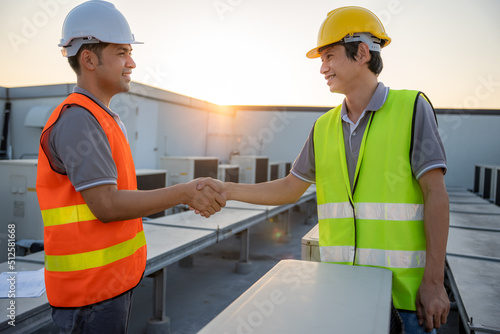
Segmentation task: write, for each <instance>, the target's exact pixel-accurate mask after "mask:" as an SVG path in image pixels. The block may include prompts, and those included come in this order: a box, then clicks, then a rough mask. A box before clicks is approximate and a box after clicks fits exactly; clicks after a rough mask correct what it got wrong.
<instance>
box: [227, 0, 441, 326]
mask: <svg viewBox="0 0 500 334" xmlns="http://www.w3.org/2000/svg"><path fill="white" fill-rule="evenodd" d="M390 42H391V38H390V37H389V36H388V35H387V33H386V31H385V29H384V27H383V25H382V23H381V22H380V20H379V19H378V18H377V17H376V16H375V15H374V14H373V13H372V12H370V11H369V10H367V9H365V8H361V7H354V6H349V7H341V8H337V9H335V10H333V11H331V12H330V13H328V15H327V18H326V19H325V21H324V22H323V24H322V25H321V28H320V31H319V34H318V42H317V46H316V47H315V48H313V49H312V50H310V51H309V52H308V53H307V57H308V58H321V61H322V65H321V68H320V72H321V74H322V75H323V76H324V77H325V80H326V82H327V85H328V87H329V89H330V91H331V92H332V93H339V94H344V95H345V99H344V101H343V103H342V104H341V105H339V106H338V107H336V108H334V109H332V110H330V111H329V112H327V113H326V114H324V115H322V116H321V117H320V118H319V119H318V120H317V121H316V123H315V125H314V127H313V129H312V130H311V133H310V135H309V138H308V139H307V142H306V143H305V145H304V147H303V149H302V151H301V153H300V154H299V156H298V157H297V159H296V160H295V162H294V164H293V167H292V169H291V173H290V174H289V175H288V176H286V177H285V178H283V179H281V180H276V181H272V182H268V183H260V184H255V185H253V184H252V185H248V184H232V183H226V196H227V200H239V201H245V202H250V203H255V204H267V205H282V204H287V203H294V202H295V201H297V200H298V199H299V198H300V196H301V195H302V194H303V193H304V192H305V190H307V188H308V187H309V185H310V184H311V183H316V190H317V200H318V220H319V246H320V254H321V261H322V262H332V263H339V264H346V265H362V266H375V267H381V268H386V269H388V270H391V271H392V273H393V285H392V297H393V304H394V306H395V308H396V309H397V310H398V312H396V311H395V310H393V315H394V317H393V319H399V318H402V320H403V323H404V330H405V333H407V334H413V333H423V332H424V331H431V330H433V328H439V327H440V326H441V325H442V324H444V323H446V318H447V316H448V312H449V308H450V303H449V299H448V296H447V294H446V291H445V288H444V283H443V281H444V270H445V268H444V265H445V252H446V241H447V237H448V225H449V217H448V215H449V214H448V212H449V204H448V194H447V192H446V187H445V184H444V176H443V175H444V172H445V171H446V157H445V153H444V148H443V145H442V142H441V139H440V137H439V133H438V131H437V122H436V118H435V113H434V110H433V108H432V106H431V104H430V103H429V100H428V99H427V97H426V96H425V95H424V94H423V93H421V92H418V91H412V90H393V89H389V87H386V86H385V85H384V84H383V83H381V82H378V75H379V73H380V72H381V71H382V68H383V63H382V58H381V56H380V53H381V49H382V48H383V47H385V46H387V45H389V43H390ZM332 303H335V301H332ZM398 313H399V316H400V317H399V316H398ZM392 324H393V325H395V326H394V327H393V328H392V329H393V330H394V331H395V332H396V331H397V327H398V326H396V325H397V324H398V322H397V321H393V322H392ZM332 330H333V329H332Z"/></svg>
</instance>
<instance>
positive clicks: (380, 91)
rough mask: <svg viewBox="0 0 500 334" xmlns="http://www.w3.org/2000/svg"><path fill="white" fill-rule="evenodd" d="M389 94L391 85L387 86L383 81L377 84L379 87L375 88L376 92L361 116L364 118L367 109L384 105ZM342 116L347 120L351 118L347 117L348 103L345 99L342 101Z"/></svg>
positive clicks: (371, 109)
mask: <svg viewBox="0 0 500 334" xmlns="http://www.w3.org/2000/svg"><path fill="white" fill-rule="evenodd" d="M388 94H389V87H386V86H385V85H384V84H383V83H382V82H379V83H378V85H377V88H376V89H375V93H373V95H372V98H371V99H370V102H368V106H366V109H365V110H364V111H363V113H362V114H361V117H360V119H361V118H363V116H364V114H365V113H366V111H377V110H379V109H380V108H382V106H383V105H384V103H385V101H386V100H387V95H388ZM340 117H341V118H342V119H343V120H344V121H346V119H349V118H348V117H347V105H346V102H345V99H344V101H342V108H341V110H340Z"/></svg>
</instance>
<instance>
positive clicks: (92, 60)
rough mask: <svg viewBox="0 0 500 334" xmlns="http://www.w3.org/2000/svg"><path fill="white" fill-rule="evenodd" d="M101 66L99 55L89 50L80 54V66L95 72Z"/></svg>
mask: <svg viewBox="0 0 500 334" xmlns="http://www.w3.org/2000/svg"><path fill="white" fill-rule="evenodd" d="M98 64H99V59H98V58H97V55H96V54H95V53H93V52H91V51H89V50H83V51H82V53H81V54H80V66H81V67H82V68H85V69H87V70H89V71H94V70H95V69H96V67H97V65H98Z"/></svg>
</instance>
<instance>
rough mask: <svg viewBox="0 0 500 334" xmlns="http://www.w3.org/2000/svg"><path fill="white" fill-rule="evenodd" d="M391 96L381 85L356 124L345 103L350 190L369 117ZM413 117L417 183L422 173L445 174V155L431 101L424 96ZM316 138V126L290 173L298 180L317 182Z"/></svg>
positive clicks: (414, 172)
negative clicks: (436, 171)
mask: <svg viewBox="0 0 500 334" xmlns="http://www.w3.org/2000/svg"><path fill="white" fill-rule="evenodd" d="M388 94H389V87H385V86H384V84H383V83H381V82H380V83H379V84H378V86H377V88H376V90H375V93H374V94H373V96H372V98H371V100H370V102H369V103H368V106H367V107H366V109H365V110H364V111H363V113H362V114H361V117H360V118H359V119H358V121H357V123H353V122H352V121H351V120H350V119H349V117H348V116H347V107H346V102H345V99H344V101H343V103H342V109H341V117H342V129H343V132H344V142H345V152H346V162H347V169H348V172H349V179H350V183H351V187H352V184H353V181H354V173H355V172H356V165H357V163H358V156H359V150H360V147H361V141H362V139H363V134H364V132H365V129H366V126H367V125H368V121H369V119H370V114H371V113H373V112H377V110H379V109H380V108H382V106H383V105H384V103H385V101H386V99H387V95H388ZM414 117H415V127H414V141H413V151H412V156H411V167H412V171H413V175H415V178H416V179H417V180H418V179H419V178H420V177H421V176H422V175H423V174H425V173H426V172H428V171H430V170H432V169H435V168H442V169H443V172H444V173H446V155H445V152H444V147H443V143H442V142H441V138H440V136H439V132H438V130H437V124H436V119H435V115H434V110H433V108H432V106H431V105H430V104H429V102H428V101H427V100H426V99H425V98H424V97H423V96H421V95H420V96H419V97H418V100H417V105H416V111H415V116H414ZM313 138H314V126H313V128H312V129H311V132H310V133H309V137H308V138H307V141H306V142H305V144H304V147H303V148H302V151H301V152H300V154H299V156H298V157H297V159H295V162H294V163H293V166H292V170H291V171H290V172H291V173H292V174H293V175H295V176H296V177H298V178H299V179H301V180H303V181H306V182H309V183H315V180H316V166H315V164H316V163H315V158H314V139H313Z"/></svg>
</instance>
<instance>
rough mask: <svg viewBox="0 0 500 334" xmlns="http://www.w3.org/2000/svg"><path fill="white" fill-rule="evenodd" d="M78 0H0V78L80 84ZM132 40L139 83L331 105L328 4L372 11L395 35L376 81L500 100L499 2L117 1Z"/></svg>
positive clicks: (479, 102) (7, 83) (217, 96)
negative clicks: (72, 52)
mask: <svg viewBox="0 0 500 334" xmlns="http://www.w3.org/2000/svg"><path fill="white" fill-rule="evenodd" d="M82 2H83V1H82V0H18V1H8V0H0V18H1V19H0V51H1V52H0V86H2V87H18V86H34V85H48V84H60V83H73V82H75V80H76V79H75V74H74V73H73V72H72V70H71V69H70V67H69V65H68V64H67V60H66V58H63V57H62V56H61V53H60V48H59V47H58V46H57V44H58V43H59V39H60V38H61V29H62V24H63V21H64V18H65V17H66V15H67V13H68V12H69V11H70V10H71V9H72V8H73V7H75V6H76V5H78V4H80V3H82ZM111 2H113V3H114V4H115V6H116V7H117V8H118V9H119V10H120V11H121V12H122V13H123V14H124V15H125V17H126V18H127V20H128V22H129V25H130V27H131V29H132V32H133V33H134V35H135V38H136V40H138V41H142V42H144V44H143V45H133V48H134V51H133V57H134V60H135V62H136V64H137V68H136V69H134V71H133V74H132V80H134V81H136V82H140V83H144V84H147V85H151V86H155V87H159V88H162V89H166V90H169V91H172V92H176V93H179V94H183V95H187V96H191V97H194V98H197V99H201V100H206V101H209V102H212V103H217V104H221V105H290V106H297V105H298V106H335V105H337V104H339V103H341V101H342V99H343V96H342V95H339V94H332V93H330V91H329V90H328V86H327V85H326V81H325V79H324V77H323V76H322V75H321V74H320V72H319V68H320V65H321V61H320V60H319V59H313V60H311V59H308V58H306V56H305V54H306V52H307V51H309V50H310V49H312V48H313V47H315V46H316V39H317V34H318V30H319V27H320V26H321V23H322V22H323V20H324V19H325V18H326V15H327V13H328V12H329V11H331V10H333V9H335V8H337V7H341V6H347V5H356V6H363V7H366V8H368V9H370V10H371V11H372V12H374V13H375V14H377V16H378V17H379V18H380V19H381V21H382V22H383V24H384V26H385V29H386V31H387V33H388V35H389V36H390V37H391V38H392V43H391V44H390V45H389V46H387V47H386V48H384V49H383V50H382V58H383V60H384V69H383V71H382V73H381V75H380V76H379V80H380V81H382V82H383V83H384V84H385V85H386V86H389V87H391V88H394V89H416V90H420V91H423V92H424V93H426V95H427V96H428V97H429V98H430V100H431V101H432V103H433V105H434V106H435V107H437V108H455V109H500V62H499V60H500V20H499V19H498V14H499V13H500V1H498V0H475V1H471V0H419V1H414V0H372V1H347V0H346V1H337V0H307V1H306V0H300V1H299V0H141V1H137V0H114V1H111Z"/></svg>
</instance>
